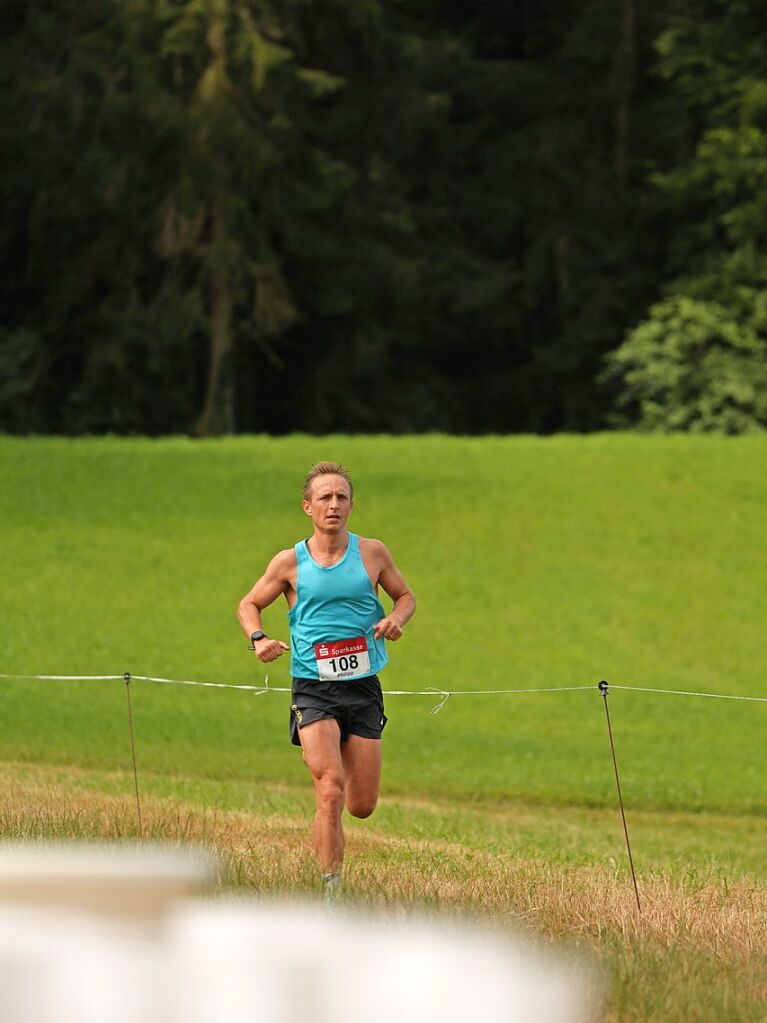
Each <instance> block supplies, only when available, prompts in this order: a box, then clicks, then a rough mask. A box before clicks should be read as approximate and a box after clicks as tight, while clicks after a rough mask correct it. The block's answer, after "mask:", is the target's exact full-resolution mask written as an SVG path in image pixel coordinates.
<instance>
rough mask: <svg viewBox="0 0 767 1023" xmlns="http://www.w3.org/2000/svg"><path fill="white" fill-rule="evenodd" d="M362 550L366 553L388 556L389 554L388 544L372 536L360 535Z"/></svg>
mask: <svg viewBox="0 0 767 1023" xmlns="http://www.w3.org/2000/svg"><path fill="white" fill-rule="evenodd" d="M359 544H360V550H361V551H363V552H364V553H365V554H372V555H378V556H380V557H386V556H387V555H388V554H389V549H388V548H387V546H386V544H385V543H383V542H382V541H381V540H375V539H373V537H370V536H361V537H359Z"/></svg>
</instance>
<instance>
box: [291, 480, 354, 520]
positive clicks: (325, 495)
mask: <svg viewBox="0 0 767 1023" xmlns="http://www.w3.org/2000/svg"><path fill="white" fill-rule="evenodd" d="M353 504H354V502H353V501H352V498H351V494H350V492H349V484H348V483H347V482H346V480H345V479H344V478H343V476H335V475H333V474H331V473H327V474H325V475H324V476H317V478H316V479H313V480H312V483H311V491H310V494H309V500H304V501H302V502H301V507H302V508H303V509H304V511H305V512H306V514H307V515H308V516H309V518H310V519H311V520H312V522H313V523H314V527H315V529H318V530H320V531H321V532H323V533H342V532H343V531H344V529H346V522H347V519H348V518H349V512H350V511H351V510H352V507H353Z"/></svg>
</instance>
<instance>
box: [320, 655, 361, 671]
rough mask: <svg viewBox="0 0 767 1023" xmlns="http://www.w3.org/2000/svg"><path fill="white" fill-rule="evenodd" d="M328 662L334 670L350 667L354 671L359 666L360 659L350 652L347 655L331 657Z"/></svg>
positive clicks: (346, 669) (344, 669)
mask: <svg viewBox="0 0 767 1023" xmlns="http://www.w3.org/2000/svg"><path fill="white" fill-rule="evenodd" d="M328 663H329V665H330V667H331V668H332V669H333V671H334V672H337V671H349V670H350V669H351V670H352V671H356V670H357V668H359V666H360V659H359V657H357V655H356V654H350V655H349V656H348V657H331V658H330V659H329V661H328Z"/></svg>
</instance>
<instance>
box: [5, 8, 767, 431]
mask: <svg viewBox="0 0 767 1023" xmlns="http://www.w3.org/2000/svg"><path fill="white" fill-rule="evenodd" d="M763 22H764V9H763V7H762V5H761V4H759V3H757V2H756V0H726V2H725V0H661V2H660V3H658V4H640V3H639V2H638V0H542V2H539V3H536V4H532V3H527V2H518V0H508V2H506V3H503V4H478V5H473V4H466V3H458V2H456V0H442V2H440V0H411V2H409V3H402V2H398V0H323V2H322V3H312V2H311V0H97V2H96V3H93V4H84V3H82V2H81V0H56V2H43V0H26V2H14V0H6V2H5V3H4V4H3V5H2V9H1V11H0V104H1V107H0V133H2V144H3V160H2V165H0V203H1V205H2V212H1V213H0V218H1V219H0V246H2V259H3V275H2V283H1V284H0V288H2V315H1V318H0V322H1V323H2V326H0V430H5V431H10V432H20V433H24V432H45V433H68V434H80V433H96V432H105V431H112V432H115V433H147V434H162V433H171V432H172V433H183V432H189V433H196V434H199V435H208V434H215V433H221V432H231V431H235V432H244V431H248V432H250V431H268V432H272V433H282V432H289V431H294V430H302V431H309V432H327V431H333V430H343V431H393V432H403V431H424V430H444V431H451V432H461V433H482V432H507V431H532V432H551V431H556V430H575V431H588V430H593V429H597V428H604V427H606V426H612V425H637V426H639V427H646V428H651V429H693V430H696V429H718V430H725V431H728V432H740V431H743V430H748V429H755V428H760V427H763V426H765V425H767V340H766V339H767V288H766V287H765V285H766V284H767V280H766V278H767V259H766V258H765V257H766V256H767V189H766V188H765V185H767V37H766V36H765V35H764V33H763V31H762V29H763Z"/></svg>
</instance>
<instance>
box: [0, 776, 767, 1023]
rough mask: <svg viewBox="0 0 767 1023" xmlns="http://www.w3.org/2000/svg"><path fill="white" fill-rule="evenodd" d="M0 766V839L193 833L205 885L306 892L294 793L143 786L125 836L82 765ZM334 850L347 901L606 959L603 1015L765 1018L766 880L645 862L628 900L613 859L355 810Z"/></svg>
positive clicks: (125, 803) (301, 818)
mask: <svg viewBox="0 0 767 1023" xmlns="http://www.w3.org/2000/svg"><path fill="white" fill-rule="evenodd" d="M2 779H3V780H2V782H1V783H0V805H2V807H3V809H2V811H1V812H0V837H2V838H3V839H13V840H18V839H45V840H52V839H79V840H90V841H93V840H96V841H100V840H103V839H109V840H120V841H122V840H129V841H131V840H135V839H136V838H138V837H141V838H142V839H144V840H147V839H151V840H161V841H171V842H182V843H193V844H195V845H201V846H203V847H205V848H207V849H209V850H210V851H211V852H212V853H213V854H215V855H216V856H217V858H218V859H219V861H220V863H221V871H220V876H219V882H218V886H217V887H218V890H219V891H222V892H225V891H229V890H232V889H235V890H238V891H250V892H258V893H262V894H270V895H272V894H275V893H278V894H279V893H285V892H290V893H294V894H295V893H300V894H303V895H305V896H307V897H309V898H312V897H317V896H318V895H319V893H318V891H317V888H318V885H317V879H316V869H315V867H314V864H313V862H312V860H311V857H310V854H309V852H308V847H307V832H308V820H307V815H306V813H304V812H302V809H305V808H302V807H301V805H300V800H298V801H296V799H295V794H294V793H293V794H291V793H285V792H279V791H278V792H275V793H271V794H270V795H269V796H268V797H266V796H263V797H262V799H266V800H267V801H268V800H271V801H272V806H271V808H266V809H265V811H264V812H259V813H255V812H252V811H251V812H246V811H242V810H231V809H229V810H224V809H213V808H210V807H205V806H202V805H200V804H199V803H192V802H189V801H187V800H185V799H180V798H178V797H174V796H164V797H158V796H155V795H145V796H144V799H143V822H144V827H143V831H142V833H141V835H140V836H139V833H138V828H137V822H136V808H135V804H134V802H133V800H132V799H131V797H130V796H129V795H117V794H109V793H107V792H105V791H103V790H99V789H94V788H91V787H89V776H88V774H86V773H83V772H79V771H71V772H66V771H62V770H60V769H59V770H51V769H49V768H31V767H29V766H28V765H12V764H5V765H3V771H2ZM126 781H127V779H126V778H122V777H115V778H112V779H111V782H112V784H113V785H115V786H119V785H124V784H125V782H126ZM101 782H102V785H105V784H108V782H109V779H107V778H102V779H101ZM166 784H167V781H166ZM291 803H292V806H293V810H292V812H291V811H290V809H289V807H290V805H291ZM432 809H433V808H432ZM399 811H400V813H401V814H405V815H407V814H409V813H414V812H415V810H414V808H412V807H408V806H403V807H400V808H399ZM443 812H444V811H443ZM348 852H349V860H348V866H347V871H346V887H347V893H348V898H349V899H350V901H352V902H353V903H355V904H358V905H366V906H369V907H371V908H372V907H379V908H380V907H390V906H397V907H400V909H401V908H402V907H411V908H415V909H422V910H425V909H428V910H438V911H440V912H442V913H445V912H447V913H461V914H465V913H467V912H468V913H469V914H471V915H475V916H479V917H481V918H482V919H486V920H488V921H492V922H493V923H494V924H496V925H499V926H502V927H510V928H512V929H514V930H520V929H527V930H529V931H530V932H531V934H533V935H535V936H537V937H541V936H542V937H543V938H544V939H546V940H552V941H556V942H558V943H561V942H565V943H568V944H570V945H572V946H575V947H577V948H578V949H580V950H581V951H582V952H585V953H586V954H587V955H588V956H589V957H590V958H592V959H595V960H596V961H597V962H599V963H600V964H601V965H602V967H603V969H604V975H605V978H606V989H607V994H606V999H605V1007H604V1012H603V1013H602V1015H601V1017H600V1018H601V1019H602V1020H603V1021H604V1023H617V1021H618V1020H620V1021H628V1023H634V1021H636V1023H640V1021H642V1023H646V1021H651V1020H658V1019H663V1020H664V1021H668V1023H677V1021H678V1023H682V1021H685V1023H687V1021H689V1020H690V1019H695V1020H696V1021H698V1023H709V1021H711V1023H714V1021H717V1023H719V1021H721V1020H722V1019H727V1020H728V1021H730V1023H738V1021H744V1023H745V1021H752V1020H753V1021H757V1020H761V1019H763V1010H764V1004H765V997H766V996H767V972H766V970H765V958H764V933H765V927H767V893H765V891H764V890H763V888H760V887H758V886H756V885H755V884H754V883H753V882H750V881H748V880H745V879H743V880H736V881H732V880H727V878H726V877H722V876H719V877H717V876H714V875H713V874H708V875H702V874H701V875H697V876H693V875H688V876H686V877H684V878H682V877H679V878H674V879H671V878H669V877H668V876H666V875H662V874H655V873H649V872H645V873H643V874H642V875H640V883H641V889H642V900H643V911H642V913H641V915H640V914H638V913H637V909H636V905H635V902H634V895H633V890H632V889H631V885H630V881H629V879H628V877H627V876H626V872H625V871H624V870H621V869H616V867H615V865H613V864H610V863H603V864H597V863H591V864H588V865H575V864H572V863H570V864H568V863H562V862H557V861H554V860H552V859H550V858H549V857H547V856H545V855H540V854H536V853H535V852H534V851H531V850H528V851H527V853H526V854H525V853H523V852H516V853H514V854H492V853H489V852H487V851H486V850H485V849H484V847H483V846H482V845H480V846H478V847H477V846H474V845H472V844H471V843H470V842H466V841H464V842H460V841H445V840H443V839H439V838H436V837H433V838H426V837H418V838H415V837H412V836H410V837H405V836H404V835H399V834H392V833H391V832H390V831H389V830H387V829H386V827H385V826H384V827H381V826H378V825H376V826H372V825H370V824H369V823H368V822H366V823H365V824H363V825H358V826H356V827H353V828H351V829H350V832H349V840H348Z"/></svg>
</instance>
